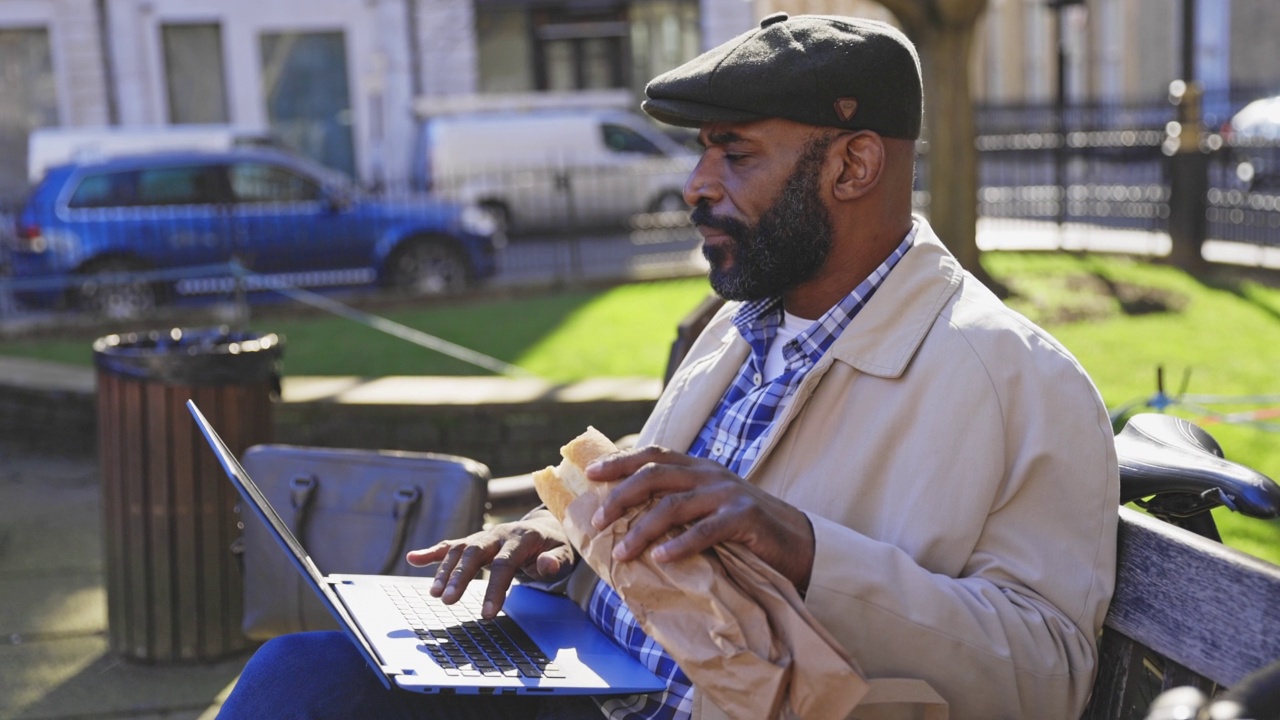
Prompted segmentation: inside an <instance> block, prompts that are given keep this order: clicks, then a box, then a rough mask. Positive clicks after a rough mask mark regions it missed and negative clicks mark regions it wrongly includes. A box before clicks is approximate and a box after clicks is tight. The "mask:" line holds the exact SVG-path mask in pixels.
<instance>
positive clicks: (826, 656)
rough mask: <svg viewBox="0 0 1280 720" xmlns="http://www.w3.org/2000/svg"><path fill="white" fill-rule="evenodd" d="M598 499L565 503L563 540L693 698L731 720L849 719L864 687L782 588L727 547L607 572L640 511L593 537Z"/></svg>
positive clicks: (594, 495) (738, 549) (596, 490)
mask: <svg viewBox="0 0 1280 720" xmlns="http://www.w3.org/2000/svg"><path fill="white" fill-rule="evenodd" d="M605 492H607V488H605V487H604V486H603V485H601V486H599V487H593V488H592V490H591V491H588V492H586V493H583V494H582V495H581V496H579V497H578V498H577V499H575V500H574V501H573V502H572V503H570V505H569V507H568V509H567V511H566V514H565V518H564V527H565V530H566V532H567V533H568V535H569V539H570V541H571V542H572V543H573V545H574V547H575V548H577V549H578V551H579V553H580V554H581V555H582V558H583V559H584V560H586V562H587V564H588V565H590V566H591V569H592V570H594V571H595V572H596V574H597V575H598V576H599V577H600V578H601V579H602V580H604V581H605V582H607V583H609V585H610V587H612V588H613V589H614V590H615V591H617V593H618V594H619V595H620V596H622V599H623V600H624V601H625V602H626V604H627V608H628V609H630V610H631V612H632V613H633V614H634V615H635V617H636V620H637V621H638V622H639V623H640V624H641V626H642V627H643V628H644V630H645V632H646V633H648V634H649V636H650V637H652V638H653V639H654V640H655V641H656V642H658V644H660V645H661V646H662V647H663V648H664V649H665V650H666V651H667V652H668V653H670V654H671V656H672V657H673V658H675V661H676V663H677V664H679V666H680V668H681V669H682V670H684V672H685V673H686V674H687V675H688V676H689V679H690V680H691V681H692V682H693V684H694V686H695V687H696V688H697V691H698V692H700V693H704V694H705V695H706V696H707V698H708V699H710V700H711V702H713V703H714V704H715V705H716V706H717V707H718V708H720V709H721V710H723V711H724V712H725V713H726V714H728V715H729V717H732V718H766V717H767V718H777V717H782V718H806V720H838V719H841V718H845V717H847V716H848V715H849V713H850V712H851V711H852V710H853V708H854V707H855V706H856V705H857V704H858V702H859V701H860V700H861V699H862V697H863V696H864V695H865V694H866V693H867V690H868V685H867V682H866V681H865V680H864V679H863V678H862V674H861V672H860V671H859V670H858V669H857V668H856V667H855V665H854V663H853V660H852V659H850V658H849V657H848V656H847V655H846V654H845V653H844V651H843V650H842V649H841V648H840V647H839V645H838V644H837V643H836V641H835V640H834V639H833V638H832V637H831V636H830V635H829V634H828V633H827V631H826V630H825V629H823V628H822V627H821V626H820V625H819V624H818V622H817V620H816V619H815V618H814V617H813V616H812V615H811V614H810V613H809V611H808V610H807V609H806V608H805V606H804V602H803V601H802V600H801V599H800V596H799V594H798V593H797V592H796V589H795V587H794V586H793V585H792V584H791V582H790V581H788V580H787V579H786V578H784V577H783V576H782V575H781V574H779V573H778V572H777V571H775V570H774V569H773V568H771V567H769V566H768V565H766V564H765V562H764V561H763V560H761V559H759V558H758V557H756V556H755V555H752V554H751V553H750V552H748V551H747V550H746V548H744V547H742V546H740V545H737V544H733V543H721V544H720V545H717V546H716V547H715V548H714V549H713V551H709V552H704V553H702V554H700V555H697V556H695V557H691V558H686V559H685V560H681V561H678V562H673V563H659V562H657V561H655V560H653V558H652V557H651V556H650V554H649V553H648V552H646V553H645V554H644V555H643V556H641V557H640V558H637V559H635V560H632V561H629V562H625V563H616V562H614V560H613V557H612V553H613V546H614V545H615V544H616V543H617V541H618V540H621V539H622V537H623V536H624V535H626V533H627V529H628V528H629V527H630V526H631V522H632V521H633V520H634V519H635V517H636V516H637V515H638V514H640V513H641V512H643V510H644V508H645V506H642V507H637V508H632V510H631V512H630V513H628V514H627V515H626V516H624V517H622V518H620V519H618V520H617V521H616V522H614V523H613V524H612V525H610V526H608V527H607V528H605V529H604V530H602V531H600V532H599V533H598V534H597V533H596V531H595V530H594V528H592V526H591V516H592V515H593V514H594V513H595V511H596V509H597V508H598V507H600V504H601V502H602V501H603V498H604V493H605Z"/></svg>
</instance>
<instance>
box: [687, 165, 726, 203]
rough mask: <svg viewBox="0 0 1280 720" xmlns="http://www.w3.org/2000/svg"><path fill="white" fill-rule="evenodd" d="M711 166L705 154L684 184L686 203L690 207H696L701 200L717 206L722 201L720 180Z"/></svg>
mask: <svg viewBox="0 0 1280 720" xmlns="http://www.w3.org/2000/svg"><path fill="white" fill-rule="evenodd" d="M710 165H711V163H709V162H708V161H707V154H706V153H703V154H702V157H700V158H699V159H698V164H697V165H694V166H693V172H691V173H689V179H688V180H686V181H685V183H684V201H685V202H686V203H688V204H689V207H696V206H697V205H698V202H699V201H700V200H706V201H707V202H708V203H711V204H715V202H716V201H717V200H719V199H720V194H721V192H722V188H721V186H720V180H719V178H717V177H716V176H715V174H714V173H713V172H712V171H711V167H710Z"/></svg>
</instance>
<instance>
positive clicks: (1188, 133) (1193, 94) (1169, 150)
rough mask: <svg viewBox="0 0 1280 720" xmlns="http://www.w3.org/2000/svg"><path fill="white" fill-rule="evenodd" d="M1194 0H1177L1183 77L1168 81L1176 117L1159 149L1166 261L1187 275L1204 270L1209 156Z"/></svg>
mask: <svg viewBox="0 0 1280 720" xmlns="http://www.w3.org/2000/svg"><path fill="white" fill-rule="evenodd" d="M1195 56H1196V0H1182V78H1181V79H1179V80H1174V81H1173V82H1172V83H1170V84H1169V101H1170V102H1171V103H1173V105H1174V106H1175V107H1176V108H1177V120H1176V121H1174V122H1171V123H1169V125H1168V127H1167V133H1168V136H1167V137H1166V138H1165V141H1164V146H1163V149H1164V152H1165V154H1166V155H1168V156H1169V238H1170V240H1171V241H1172V248H1171V249H1170V253H1169V262H1170V264H1172V265H1174V266H1175V267H1179V268H1182V269H1183V270H1186V271H1187V272H1189V273H1192V274H1200V273H1202V272H1203V271H1204V270H1205V265H1206V264H1205V261H1204V255H1203V253H1202V248H1203V246H1204V240H1205V235H1206V234H1207V231H1208V227H1207V225H1208V223H1207V221H1206V220H1205V213H1206V210H1207V195H1208V192H1209V156H1208V155H1207V154H1206V153H1205V150H1204V148H1203V144H1202V143H1201V141H1200V140H1201V137H1202V135H1203V108H1202V105H1203V103H1202V98H1203V94H1204V93H1203V91H1202V90H1201V87H1200V83H1199V82H1197V81H1196V62H1195Z"/></svg>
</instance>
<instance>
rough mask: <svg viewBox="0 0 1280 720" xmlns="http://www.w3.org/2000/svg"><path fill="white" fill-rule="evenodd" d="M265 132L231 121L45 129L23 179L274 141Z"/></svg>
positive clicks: (30, 151)
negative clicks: (68, 167)
mask: <svg viewBox="0 0 1280 720" xmlns="http://www.w3.org/2000/svg"><path fill="white" fill-rule="evenodd" d="M277 144H278V143H276V141H275V139H274V138H273V137H272V136H271V134H270V133H269V132H267V131H265V130H256V129H253V128H245V127H237V126H232V125H162V126H111V127H46V128H38V129H36V130H33V131H32V132H31V136H30V138H29V142H28V145H27V182H29V183H31V184H32V185H35V184H36V183H38V182H40V178H42V177H44V173H45V171H46V170H48V169H49V168H51V167H54V166H57V165H63V164H66V163H69V162H75V161H88V160H100V159H103V158H107V157H112V156H115V155H133V154H137V153H148V152H158V151H164V150H208V151H212V152H223V151H226V150H230V149H231V148H233V147H236V146H241V145H269V146H274V145H277Z"/></svg>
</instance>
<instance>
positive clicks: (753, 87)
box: [641, 13, 924, 139]
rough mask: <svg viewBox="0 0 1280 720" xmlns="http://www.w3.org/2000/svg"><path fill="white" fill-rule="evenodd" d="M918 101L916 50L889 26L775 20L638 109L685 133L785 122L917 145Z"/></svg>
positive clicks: (692, 68) (670, 77)
mask: <svg viewBox="0 0 1280 720" xmlns="http://www.w3.org/2000/svg"><path fill="white" fill-rule="evenodd" d="M923 94H924V93H923V89H922V88H921V83H920V60H919V58H918V57H917V56H916V51H915V47H914V46H913V45H912V44H911V41H910V40H908V39H907V38H906V36H905V35H903V34H902V33H901V32H899V31H898V30H897V29H895V28H894V27H893V26H891V25H887V24H885V23H882V22H877V21H874V20H863V19H858V18H851V17H835V16H825V15H798V16H796V17H790V16H788V15H787V14H786V13H775V14H773V15H770V16H768V17H766V18H765V19H763V20H761V21H760V26H759V27H757V28H754V29H752V30H750V31H748V32H745V33H743V34H742V35H739V36H738V37H736V38H734V39H732V40H730V41H729V42H727V43H724V44H723V45H721V46H719V47H717V48H713V49H711V50H708V51H707V52H705V53H703V54H701V55H699V56H698V57H696V58H694V59H692V60H690V61H689V62H687V63H685V64H684V65H681V66H680V67H678V68H676V69H674V70H670V71H668V72H665V73H663V74H661V75H659V76H658V77H656V78H654V79H653V81H651V82H650V83H649V85H648V87H646V88H645V95H647V96H648V99H647V100H645V101H644V103H642V104H641V107H642V108H644V111H645V112H647V113H649V114H650V115H652V116H653V117H654V118H657V119H658V120H661V121H662V122H665V123H668V124H671V125H679V126H683V127H699V126H700V125H702V124H703V123H707V122H749V121H752V120H762V119H764V118H785V119H787V120H794V121H796V122H800V123H805V124H807V125H817V126H820V127H836V128H843V129H847V130H871V131H874V132H876V133H879V134H880V135H883V136H885V137H892V138H908V139H915V138H918V137H920V123H921V117H922V115H923V112H924V101H923Z"/></svg>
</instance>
